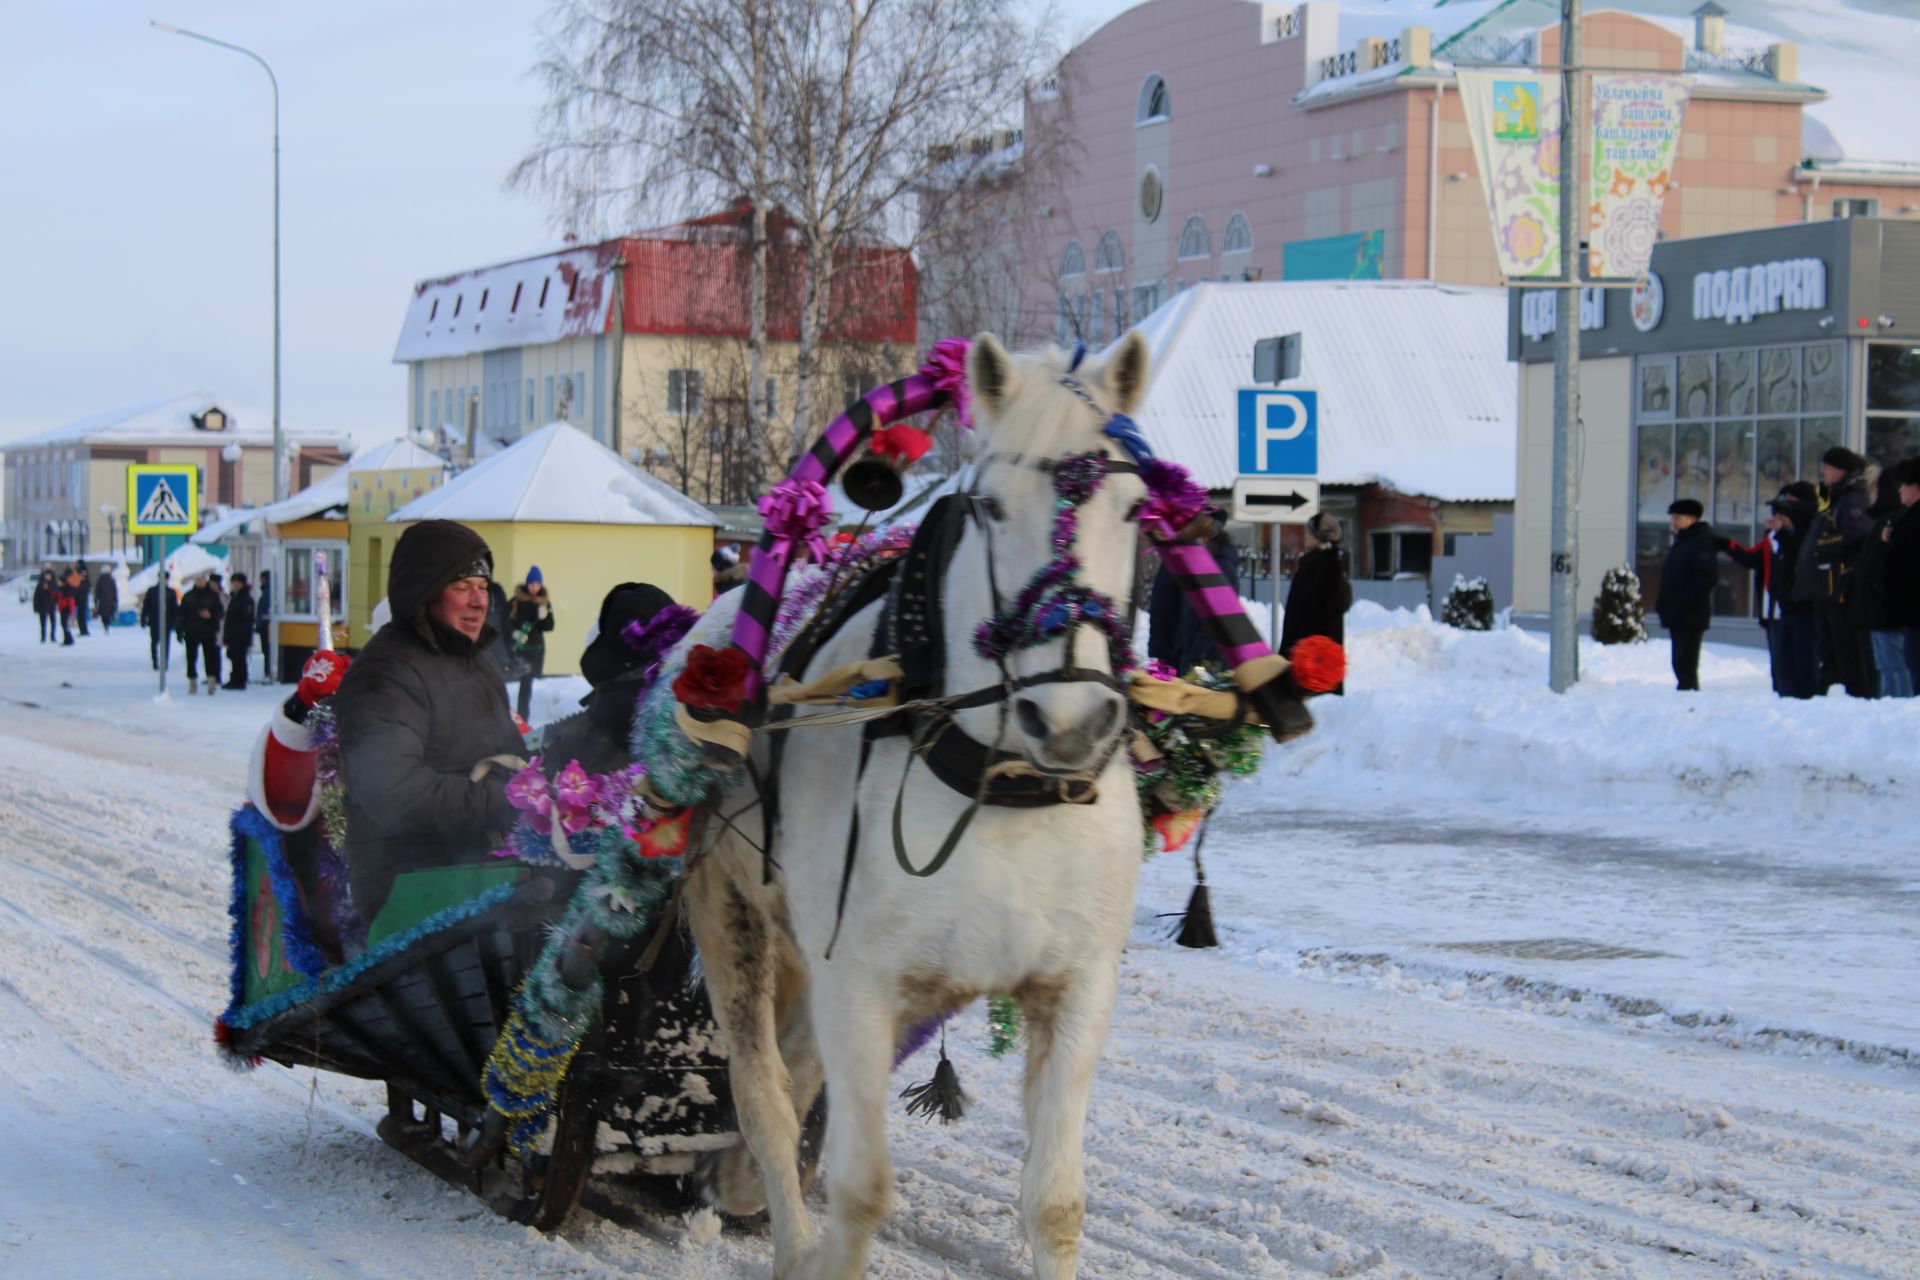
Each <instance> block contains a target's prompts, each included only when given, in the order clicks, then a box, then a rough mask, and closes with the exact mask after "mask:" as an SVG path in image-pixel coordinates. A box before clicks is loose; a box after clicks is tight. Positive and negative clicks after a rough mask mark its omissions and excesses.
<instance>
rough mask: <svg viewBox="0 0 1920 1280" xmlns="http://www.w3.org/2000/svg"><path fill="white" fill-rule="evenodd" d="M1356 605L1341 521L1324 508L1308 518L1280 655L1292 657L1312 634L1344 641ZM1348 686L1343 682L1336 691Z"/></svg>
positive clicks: (1284, 620) (1289, 596)
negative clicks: (1341, 548)
mask: <svg viewBox="0 0 1920 1280" xmlns="http://www.w3.org/2000/svg"><path fill="white" fill-rule="evenodd" d="M1352 607H1353V583H1352V582H1351V581H1349V580H1348V577H1347V562H1346V556H1345V553H1344V552H1342V551H1341V550H1340V522H1339V521H1338V520H1336V519H1334V518H1333V517H1332V516H1330V515H1328V514H1327V513H1326V512H1324V511H1323V512H1321V513H1320V514H1319V515H1317V516H1315V517H1314V518H1313V519H1312V520H1309V521H1308V522H1307V553H1306V554H1305V555H1303V556H1301V557H1300V562H1299V563H1298V564H1296V565H1295V566H1294V567H1293V580H1292V583H1291V584H1290V585H1289V586H1288V588H1287V611H1286V616H1285V617H1283V618H1282V619H1281V620H1280V648H1279V653H1280V656H1281V657H1283V658H1291V657H1292V656H1293V649H1294V646H1295V645H1297V644H1299V643H1300V642H1301V641H1302V640H1304V639H1306V638H1307V637H1308V636H1326V637H1328V638H1329V639H1331V640H1332V641H1333V642H1334V643H1335V644H1344V643H1345V642H1346V636H1347V610H1349V609H1351V608H1352ZM1346 689H1347V687H1346V685H1345V684H1341V685H1338V686H1336V687H1335V688H1334V689H1333V692H1334V693H1345V692H1346Z"/></svg>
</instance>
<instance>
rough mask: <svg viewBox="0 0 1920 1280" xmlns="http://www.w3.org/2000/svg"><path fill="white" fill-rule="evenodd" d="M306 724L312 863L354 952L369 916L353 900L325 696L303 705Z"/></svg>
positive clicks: (336, 746) (336, 735)
mask: <svg viewBox="0 0 1920 1280" xmlns="http://www.w3.org/2000/svg"><path fill="white" fill-rule="evenodd" d="M307 728H308V731H309V732H310V733H311V734H312V738H311V739H310V741H311V744H312V750H313V753H314V754H313V759H314V783H313V785H314V787H315V789H316V790H318V792H319V794H320V812H319V815H318V817H319V823H320V830H319V832H318V835H319V850H318V857H317V862H316V865H315V868H314V870H315V873H316V877H317V878H318V880H319V882H320V891H321V895H322V896H323V897H324V898H325V899H326V902H327V918H328V920H329V921H331V922H332V924H333V930H334V934H335V936H337V937H338V938H339V939H340V947H341V950H342V951H343V952H344V953H345V954H346V955H348V956H353V955H357V954H358V953H359V951H360V949H361V948H362V947H364V946H365V945H366V941H367V922H366V921H365V920H363V919H361V918H360V911H359V908H357V907H356V906H354V903H353V886H352V884H351V882H350V881H349V880H348V878H347V859H346V854H345V850H346V847H347V790H346V785H345V783H344V782H342V780H341V776H340V726H339V722H338V721H337V720H335V719H334V715H333V700H332V699H331V698H328V699H326V700H324V701H322V702H321V703H320V704H319V705H318V706H316V707H311V708H309V709H308V711H307Z"/></svg>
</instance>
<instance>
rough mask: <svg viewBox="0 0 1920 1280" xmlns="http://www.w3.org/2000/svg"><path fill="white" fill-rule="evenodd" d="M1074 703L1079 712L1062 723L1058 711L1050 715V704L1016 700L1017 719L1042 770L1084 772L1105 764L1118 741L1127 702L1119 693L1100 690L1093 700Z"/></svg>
mask: <svg viewBox="0 0 1920 1280" xmlns="http://www.w3.org/2000/svg"><path fill="white" fill-rule="evenodd" d="M1071 706H1072V709H1073V710H1074V711H1076V712H1078V714H1077V715H1075V716H1074V718H1073V719H1072V720H1071V722H1070V723H1067V724H1065V725H1061V724H1059V723H1058V721H1057V716H1058V711H1056V712H1055V714H1054V715H1049V714H1048V711H1049V708H1048V707H1043V706H1042V705H1041V704H1040V703H1039V702H1038V701H1037V700H1035V699H1033V698H1030V697H1020V698H1016V699H1015V700H1014V703H1013V714H1014V720H1015V721H1016V722H1017V723H1018V724H1019V726H1020V732H1021V733H1022V734H1024V735H1025V736H1026V739H1027V743H1028V748H1029V750H1028V757H1029V758H1030V759H1031V760H1032V761H1033V763H1034V765H1035V767H1037V768H1039V769H1040V770H1042V771H1043V772H1047V773H1059V774H1069V773H1081V772H1084V771H1086V770H1087V769H1089V768H1091V767H1093V766H1095V765H1098V764H1100V763H1103V762H1104V760H1105V758H1106V757H1107V756H1109V755H1110V754H1111V753H1112V750H1113V747H1114V744H1115V743H1117V742H1118V741H1119V738H1120V730H1121V728H1122V727H1123V726H1124V724H1125V722H1126V704H1125V703H1124V702H1123V701H1122V699H1121V697H1120V695H1119V694H1117V693H1114V692H1112V691H1111V690H1108V689H1100V690H1098V692H1097V696H1095V697H1094V698H1092V699H1082V698H1075V699H1072V700H1071Z"/></svg>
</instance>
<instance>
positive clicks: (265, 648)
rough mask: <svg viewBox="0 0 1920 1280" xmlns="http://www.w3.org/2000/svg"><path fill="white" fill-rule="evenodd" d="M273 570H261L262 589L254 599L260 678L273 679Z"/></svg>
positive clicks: (254, 621)
mask: <svg viewBox="0 0 1920 1280" xmlns="http://www.w3.org/2000/svg"><path fill="white" fill-rule="evenodd" d="M272 631H273V570H271V569H262V570H261V571H260V591H259V594H257V595H256V596H255V597H254V601H253V632H254V634H255V635H257V636H259V637H260V678H261V679H262V680H266V681H269V682H271V681H272V680H273V644H272Z"/></svg>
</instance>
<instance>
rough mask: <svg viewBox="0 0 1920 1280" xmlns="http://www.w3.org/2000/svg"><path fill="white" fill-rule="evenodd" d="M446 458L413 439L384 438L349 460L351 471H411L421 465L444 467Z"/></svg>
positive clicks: (361, 450)
mask: <svg viewBox="0 0 1920 1280" xmlns="http://www.w3.org/2000/svg"><path fill="white" fill-rule="evenodd" d="M446 465H447V464H446V460H445V459H443V458H442V457H441V456H440V455H439V454H437V453H434V452H433V451H432V450H430V449H423V448H421V447H420V446H419V445H417V444H415V443H414V442H413V441H411V440H382V441H381V442H380V443H379V444H370V445H368V446H367V447H366V448H364V449H360V450H358V451H357V452H355V453H354V455H353V457H352V458H351V459H349V460H348V462H347V470H349V471H411V470H414V469H416V468H420V467H444V466H446Z"/></svg>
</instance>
